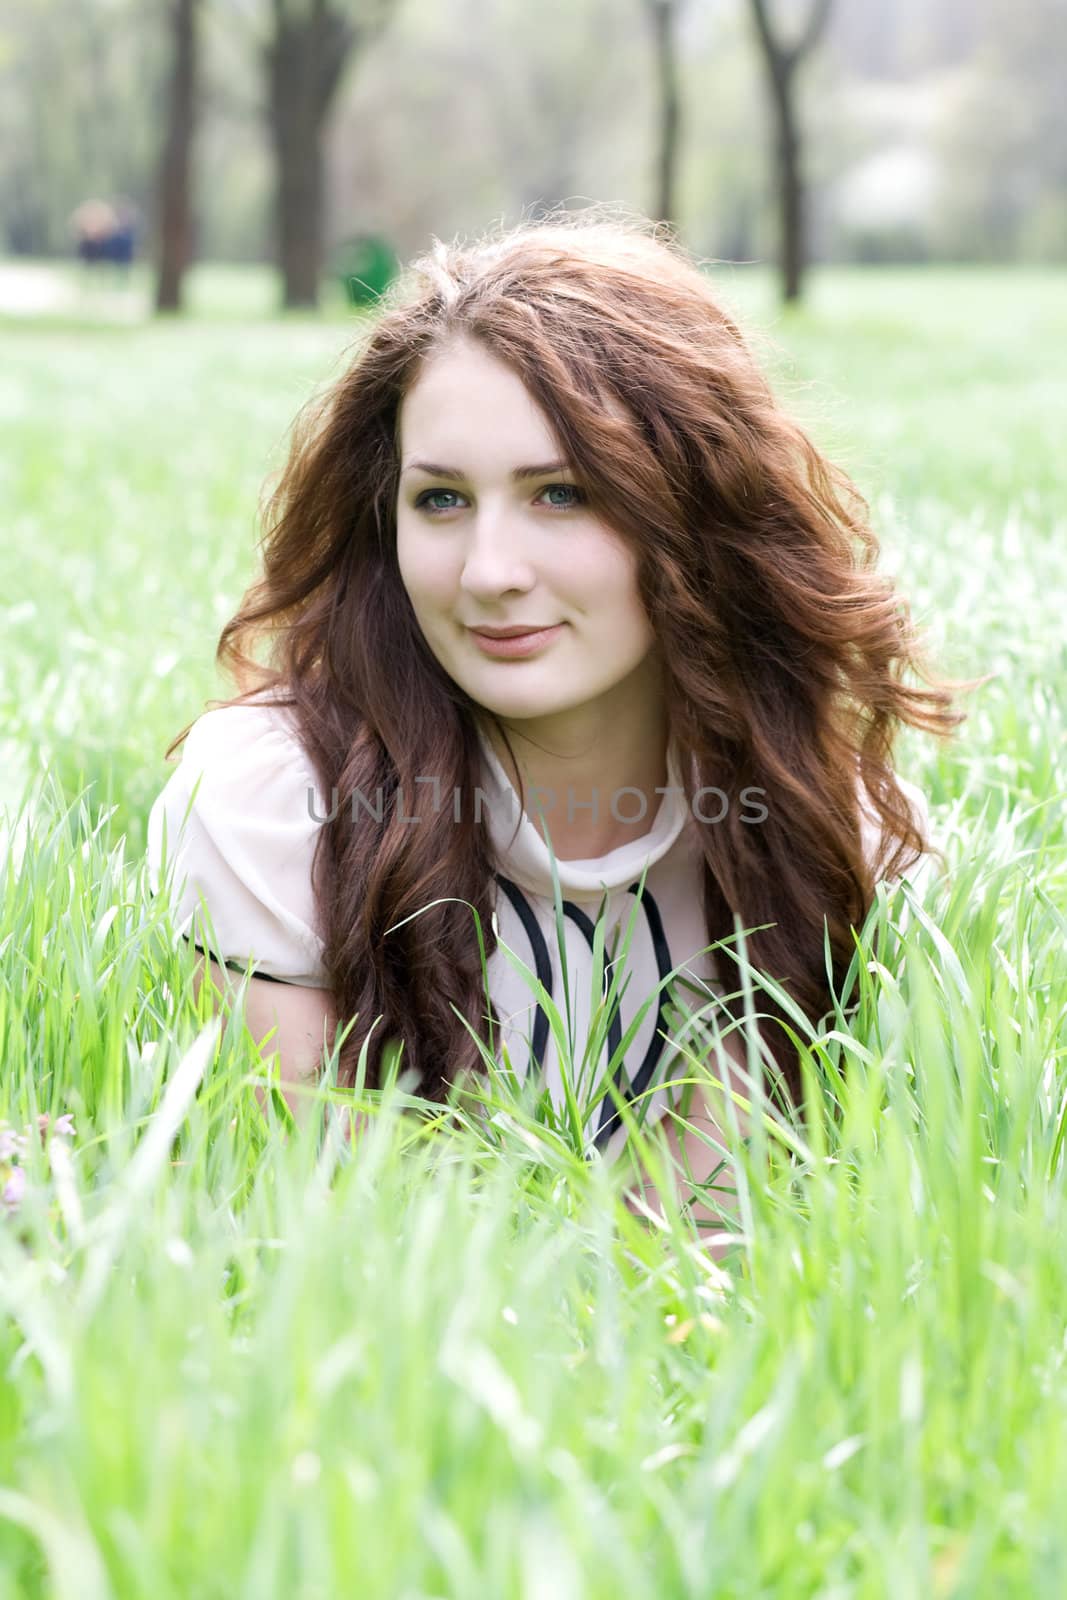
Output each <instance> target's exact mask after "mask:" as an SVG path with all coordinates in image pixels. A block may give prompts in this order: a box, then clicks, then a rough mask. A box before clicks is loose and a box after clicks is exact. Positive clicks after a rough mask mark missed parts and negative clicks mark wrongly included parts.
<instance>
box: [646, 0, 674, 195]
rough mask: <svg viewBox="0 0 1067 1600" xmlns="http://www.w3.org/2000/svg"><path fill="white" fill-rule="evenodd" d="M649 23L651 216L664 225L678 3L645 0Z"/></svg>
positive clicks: (670, 188)
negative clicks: (654, 141)
mask: <svg viewBox="0 0 1067 1600" xmlns="http://www.w3.org/2000/svg"><path fill="white" fill-rule="evenodd" d="M645 4H646V6H647V7H648V12H649V17H650V20H651V22H652V33H653V39H654V42H655V51H656V81H657V86H658V91H659V103H658V112H659V141H658V145H659V148H658V152H657V162H656V194H655V200H654V202H653V215H654V216H656V217H659V218H662V220H663V221H664V222H670V223H673V222H675V220H676V219H675V214H674V212H675V177H676V173H677V168H678V145H679V140H678V132H679V123H680V120H681V96H680V94H679V92H678V58H677V53H676V49H675V33H674V30H675V24H676V23H677V20H678V0H645Z"/></svg>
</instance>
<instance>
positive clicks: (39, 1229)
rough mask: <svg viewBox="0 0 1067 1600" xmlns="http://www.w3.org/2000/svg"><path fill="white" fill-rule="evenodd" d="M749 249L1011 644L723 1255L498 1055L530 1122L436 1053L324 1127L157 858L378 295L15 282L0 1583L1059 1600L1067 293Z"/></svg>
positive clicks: (972, 702) (912, 545) (773, 350)
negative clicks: (409, 1080)
mask: <svg viewBox="0 0 1067 1600" xmlns="http://www.w3.org/2000/svg"><path fill="white" fill-rule="evenodd" d="M718 281H719V283H720V285H721V288H722V292H723V294H724V295H725V296H726V297H727V298H728V299H731V300H732V301H733V303H734V304H735V305H736V306H737V307H738V308H739V309H740V311H741V314H742V315H743V317H744V318H745V319H746V322H747V325H748V326H749V328H750V329H751V330H752V332H753V335H754V337H755V338H756V339H757V342H758V344H759V346H760V348H761V349H762V351H763V354H764V358H765V360H766V362H767V363H768V366H769V368H770V369H771V370H772V372H773V375H774V378H775V381H776V383H777V385H778V388H779V392H780V393H781V395H782V398H783V400H784V401H785V403H786V404H788V405H790V406H791V407H793V408H794V409H795V410H796V411H798V412H799V413H800V414H801V415H802V417H803V418H804V419H805V420H806V422H807V425H808V426H809V428H810V430H811V432H812V433H813V435H814V436H815V437H816V439H817V440H818V442H819V443H820V444H821V445H822V446H823V447H824V448H826V449H827V450H828V451H829V452H830V453H831V454H832V455H833V456H834V457H835V458H836V459H838V460H840V461H841V462H842V463H843V464H844V465H845V466H846V468H847V469H848V470H849V471H850V472H851V473H852V475H853V477H854V478H855V480H856V481H857V483H858V484H859V486H860V488H861V489H862V490H863V492H864V494H865V495H866V496H867V498H868V501H869V504H870V507H871V516H872V520H873V523H874V526H875V528H876V531H877V532H878V535H879V537H880V539H881V541H882V549H883V557H882V560H883V565H884V567H885V568H886V570H888V571H891V572H892V573H893V574H894V575H895V576H896V578H897V580H898V582H899V585H900V589H901V591H902V593H903V594H904V595H905V596H906V598H907V599H908V600H909V602H910V604H911V607H912V613H913V616H914V617H915V619H916V621H917V622H918V623H919V624H920V625H921V626H923V627H924V628H925V629H926V631H927V640H928V645H929V647H930V649H931V651H932V653H933V655H934V657H935V660H936V661H937V663H938V665H939V667H940V669H941V670H942V672H943V673H944V674H945V675H946V676H950V677H957V678H973V677H979V676H981V675H983V674H986V673H995V674H996V676H995V677H994V678H993V679H992V681H990V682H988V683H986V684H985V685H984V686H982V687H981V688H979V689H977V690H975V691H974V692H973V693H971V694H970V695H968V696H966V697H965V698H964V699H963V701H962V702H961V703H962V707H963V709H965V710H966V711H967V713H968V715H967V720H966V722H965V723H964V724H963V726H962V728H961V730H960V733H959V735H958V737H957V738H956V739H955V740H954V741H953V742H951V743H947V744H938V743H936V742H935V741H933V740H930V739H928V738H926V737H924V736H921V735H918V734H916V733H915V732H914V731H913V730H910V729H909V730H905V732H904V734H903V735H902V736H901V739H900V741H899V744H898V748H897V753H896V765H897V769H898V771H899V772H900V773H901V774H902V775H903V776H904V777H907V778H909V779H911V780H913V781H914V782H916V783H918V784H919V785H920V786H921V788H922V789H923V791H924V793H925V794H926V796H927V797H928V800H929V804H930V810H931V816H932V819H933V826H934V833H935V842H936V843H937V844H938V845H939V846H940V848H941V849H942V850H943V851H944V852H945V855H946V857H947V860H948V872H947V875H945V876H942V877H934V878H933V879H932V880H930V881H928V882H927V883H926V885H925V887H924V888H923V890H922V891H921V893H920V892H916V891H915V890H913V889H911V888H910V887H909V886H908V885H885V886H882V887H881V888H880V890H879V894H878V899H877V902H876V904H875V906H874V907H873V908H872V912H871V916H870V918H869V919H868V922H867V924H866V925H865V927H864V928H863V929H859V930H857V949H856V959H855V962H854V978H855V991H854V995H853V1000H854V1001H856V1000H858V1004H856V1005H855V1006H854V1009H849V1011H848V1014H847V1016H846V1015H845V1014H844V1012H842V1013H841V1014H840V1015H834V1014H831V1015H829V1016H828V1017H827V1018H826V1019H824V1023H823V1025H822V1026H821V1027H820V1028H818V1029H816V1028H813V1027H810V1026H809V1027H808V1028H807V1029H806V1031H805V1030H803V1029H801V1027H800V1024H799V1023H798V1024H797V1027H798V1033H799V1036H800V1037H802V1038H803V1040H804V1043H805V1046H806V1050H805V1063H804V1064H805V1078H806V1084H807V1092H806V1099H805V1104H804V1107H803V1109H802V1114H801V1115H799V1116H798V1118H797V1119H796V1121H795V1122H788V1123H787V1122H786V1121H785V1120H784V1119H783V1118H782V1116H781V1115H780V1114H779V1113H776V1112H774V1111H773V1110H772V1109H771V1108H770V1107H769V1105H767V1104H766V1103H765V1102H764V1101H763V1100H762V1099H761V1089H760V1076H759V1073H758V1071H757V1072H755V1074H754V1080H753V1086H752V1099H751V1106H752V1108H753V1113H754V1129H755V1131H754V1135H753V1137H752V1139H751V1140H750V1142H749V1143H748V1144H742V1143H741V1141H740V1139H739V1138H737V1137H736V1119H734V1120H733V1122H732V1123H731V1118H730V1116H729V1107H728V1106H724V1118H725V1123H724V1126H726V1127H727V1129H728V1130H729V1129H730V1128H731V1127H732V1130H733V1131H728V1132H727V1140H728V1143H729V1145H730V1149H729V1150H728V1152H727V1154H728V1156H729V1158H730V1160H731V1162H732V1163H733V1170H734V1181H735V1183H736V1206H735V1207H734V1208H733V1210H732V1211H731V1212H730V1214H729V1215H728V1216H724V1218H723V1225H722V1229H723V1233H724V1235H729V1236H730V1237H729V1248H727V1249H726V1250H725V1251H724V1252H723V1253H721V1254H720V1255H719V1257H718V1258H714V1259H713V1257H712V1254H711V1253H710V1252H709V1250H708V1249H707V1248H706V1243H707V1241H706V1239H705V1238H704V1237H702V1234H701V1231H700V1229H698V1227H697V1226H696V1225H695V1223H694V1220H693V1218H692V1217H691V1215H690V1214H689V1212H688V1211H687V1210H685V1209H681V1208H679V1206H678V1205H677V1204H675V1203H674V1201H673V1200H671V1199H670V1198H667V1197H668V1196H669V1192H670V1191H669V1187H668V1186H666V1185H665V1186H664V1190H663V1194H664V1196H665V1198H664V1201H663V1204H664V1215H663V1216H662V1217H660V1216H659V1213H658V1212H657V1213H656V1214H654V1215H649V1216H648V1217H646V1216H643V1215H640V1214H635V1213H634V1212H633V1211H632V1210H631V1209H629V1208H628V1207H627V1205H626V1204H625V1203H624V1201H623V1199H622V1197H621V1189H622V1186H623V1181H624V1178H625V1172H624V1170H623V1167H622V1166H621V1165H620V1166H608V1165H606V1164H605V1163H603V1162H601V1161H596V1160H593V1161H588V1160H586V1159H585V1158H584V1156H583V1136H582V1130H581V1118H580V1116H579V1115H578V1114H577V1113H578V1110H579V1109H580V1108H579V1107H577V1106H576V1105H571V1106H568V1108H567V1111H566V1114H562V1115H557V1114H556V1113H555V1112H554V1110H553V1108H552V1106H551V1105H550V1104H549V1103H548V1102H547V1099H546V1097H545V1096H544V1095H540V1096H539V1095H538V1094H537V1092H536V1090H537V1086H536V1084H534V1085H533V1086H532V1090H531V1086H530V1085H529V1084H527V1086H526V1089H525V1090H520V1087H519V1085H518V1083H517V1082H516V1081H515V1080H512V1079H509V1078H508V1077H507V1076H506V1075H505V1074H503V1073H501V1074H499V1075H497V1076H496V1077H495V1079H494V1081H493V1082H492V1083H490V1084H488V1085H487V1087H486V1093H487V1095H489V1096H491V1100H490V1101H489V1102H488V1103H490V1104H492V1106H493V1107H494V1108H495V1110H496V1112H497V1114H496V1115H494V1116H493V1117H492V1118H484V1117H478V1116H471V1115H467V1114H465V1113H457V1114H455V1115H453V1116H451V1117H450V1116H449V1115H448V1114H447V1108H442V1107H440V1106H438V1107H433V1106H430V1105H429V1104H428V1103H425V1102H422V1101H420V1100H419V1099H418V1097H417V1095H415V1094H414V1093H413V1092H412V1091H411V1089H410V1086H408V1087H407V1088H405V1085H404V1082H403V1079H400V1080H397V1081H394V1082H393V1083H392V1084H390V1085H388V1086H387V1087H386V1088H385V1089H383V1090H381V1091H375V1092H370V1091H366V1092H364V1093H363V1094H362V1095H361V1096H360V1097H359V1101H360V1105H361V1107H362V1108H363V1110H364V1111H365V1112H366V1113H367V1125H366V1127H365V1131H364V1132H362V1133H361V1135H360V1137H359V1138H358V1139H357V1140H356V1141H355V1142H350V1141H349V1140H347V1139H346V1138H345V1137H344V1135H343V1133H342V1132H341V1123H340V1121H339V1119H338V1118H336V1117H335V1116H333V1115H331V1114H328V1104H327V1102H329V1101H330V1100H333V1101H344V1099H345V1098H346V1096H345V1093H344V1091H341V1090H338V1089H337V1088H336V1086H335V1085H334V1084H333V1083H332V1082H331V1079H330V1076H328V1077H327V1079H326V1081H325V1082H324V1083H323V1084H322V1085H321V1086H320V1087H319V1088H317V1089H316V1090H314V1091H309V1092H313V1093H314V1094H315V1095H316V1097H317V1099H318V1100H319V1101H321V1102H322V1111H323V1114H322V1115H314V1116H311V1117H308V1118H307V1119H306V1120H296V1121H294V1120H293V1119H292V1117H291V1116H290V1115H289V1112H288V1110H287V1107H286V1105H285V1102H284V1101H283V1100H282V1098H281V1096H280V1094H278V1093H276V1092H274V1093H272V1092H271V1083H270V1066H269V1062H268V1060H267V1059H265V1058H264V1057H261V1055H260V1054H259V1053H258V1052H257V1050H256V1048H255V1047H254V1045H253V1044H252V1042H251V1040H250V1038H249V1037H248V1036H247V1035H246V1034H243V1033H242V1032H241V1031H240V1030H239V1029H237V1028H227V1029H226V1030H225V1031H221V1032H220V1030H219V1028H218V1026H217V1024H216V1022H215V1021H214V1019H213V1017H212V1014H211V1011H210V1006H209V1003H208V997H207V995H206V994H205V995H203V996H201V997H200V998H199V999H198V998H195V997H194V993H193V986H192V975H193V961H192V958H191V953H190V951H189V949H188V947H187V946H186V945H185V944H184V942H182V941H181V940H179V939H176V937H175V931H174V927H173V923H172V919H171V914H170V909H169V906H168V902H167V899H166V897H165V896H163V897H160V898H156V899H153V898H152V897H151V896H150V894H149V891H148V884H147V881H146V869H145V865H144V847H145V824H146V819H147V814H148V809H149V807H150V805H151V802H152V800H153V799H154V797H155V795H156V794H157V793H158V791H159V789H160V788H161V787H162V785H163V783H164V782H165V781H166V778H167V776H168V772H169V770H170V769H169V768H168V767H167V765H166V764H165V762H164V759H163V753H164V749H165V747H166V745H167V743H168V742H169V740H170V739H171V738H172V737H173V735H174V734H175V733H176V732H177V731H178V730H179V729H180V728H181V727H184V726H185V724H186V723H188V722H189V721H191V720H192V718H193V717H195V716H196V715H198V714H199V712H200V711H201V710H202V709H203V708H204V705H205V701H206V700H207V699H208V698H210V697H213V696H217V695H220V694H223V693H225V692H228V690H227V686H226V685H224V684H223V683H222V682H221V680H220V679H219V678H218V677H217V676H216V673H215V669H214V665H213V652H214V646H215V641H216V638H217V635H218V631H219V628H220V626H221V624H222V623H223V621H224V620H225V619H226V618H227V617H228V616H229V615H230V614H231V612H232V611H233V610H234V609H235V607H236V604H237V602H238V600H239V598H240V596H241V593H242V591H243V588H244V586H245V584H246V582H247V581H248V579H249V577H250V575H251V573H252V571H253V564H254V559H255V539H256V536H257V523H256V511H257V502H258V499H259V495H260V491H261V488H262V486H263V484H264V482H265V481H266V480H267V479H268V477H269V476H270V474H272V473H274V472H276V471H277V469H278V468H279V467H280V465H281V463H282V460H283V454H284V448H285V441H286V432H287V429H288V426H289V424H290V422H291V420H292V418H293V417H294V415H295V413H296V411H297V410H298V408H299V407H300V405H301V404H302V403H303V402H304V401H305V400H306V399H307V398H308V397H309V396H310V395H311V393H312V392H313V391H314V390H315V389H316V388H317V387H318V386H319V385H321V384H322V383H323V382H325V381H328V380H329V379H330V378H331V377H333V376H336V374H337V373H338V372H339V371H340V370H341V363H342V362H343V361H344V355H345V350H346V347H347V346H348V345H349V344H350V342H351V341H352V339H353V338H354V336H355V334H356V332H357V327H356V325H355V323H354V322H353V320H352V319H351V318H346V316H345V315H344V314H343V313H341V312H338V311H334V310H331V311H330V312H329V313H328V314H326V315H323V316H322V317H321V318H315V317H293V318H288V319H283V318H275V317H272V315H270V305H271V293H270V289H271V286H270V284H269V281H268V280H266V279H265V278H263V277H262V276H261V275H257V274H255V273H251V272H249V273H243V274H242V273H229V274H226V273H222V272H218V271H217V272H215V273H214V274H212V273H203V274H201V276H200V278H199V280H198V281H197V282H196V284H195V285H194V290H195V294H194V311H193V313H192V314H191V315H190V316H188V317H186V318H183V319H179V320H172V321H158V322H156V321H152V320H150V319H148V318H146V317H142V316H140V315H139V314H136V306H135V314H132V315H126V314H122V315H111V314H109V312H108V303H107V295H106V294H105V295H100V294H97V295H92V296H89V297H88V298H87V299H86V300H85V302H84V304H83V303H82V302H81V301H78V300H74V301H72V302H71V303H70V304H69V305H66V308H65V309H61V310H58V311H57V310H52V311H51V312H48V313H47V314H45V313H41V312H38V313H37V314H28V313H26V311H25V310H22V311H21V312H19V313H17V314H16V313H12V314H10V315H7V316H6V317H0V418H2V431H0V505H2V508H3V523H2V527H3V532H2V538H0V641H2V643H0V650H2V674H0V1063H2V1076H0V1193H2V1196H3V1199H2V1203H0V1600H15V1597H19V1600H22V1597H38V1596H54V1597H56V1600H105V1597H109V1596H120V1597H123V1600H125V1597H131V1600H132V1597H137V1600H141V1597H144V1600H192V1597H196V1600H267V1597H273V1596H279V1597H282V1596H284V1597H286V1600H297V1597H299V1600H341V1597H344V1600H349V1597H352V1600H357V1597H358V1600H377V1597H382V1600H444V1597H448V1600H452V1597H461V1600H483V1597H484V1600H509V1597H512V1596H514V1597H516V1600H520V1597H521V1600H586V1597H588V1600H600V1597H610V1600H667V1597H675V1596H678V1597H683V1596H685V1597H690V1596H692V1597H701V1600H704V1597H719V1596H723V1597H730V1600H742V1597H753V1600H755V1597H757V1596H759V1597H767V1596H774V1597H782V1600H789V1597H793V1596H798V1597H799V1596H819V1597H821V1600H853V1597H855V1600H875V1597H883V1596H884V1597H890V1600H912V1597H914V1600H920V1597H929V1596H932V1597H939V1600H940V1597H944V1600H948V1597H957V1596H958V1597H964V1596H966V1597H972V1596H989V1597H997V1600H1000V1597H1005V1596H1019V1597H1024V1596H1025V1597H1032V1596H1046V1595H1047V1596H1049V1597H1060V1596H1062V1595H1063V1594H1065V1593H1067V1517H1065V1515H1064V1496H1065V1488H1064V1485H1065V1484H1067V1197H1065V1182H1067V1169H1065V1163H1067V958H1065V945H1067V862H1065V851H1064V846H1065V837H1067V832H1065V825H1064V806H1065V799H1067V722H1065V710H1064V708H1065V705H1067V645H1065V637H1067V635H1065V629H1064V621H1063V618H1064V609H1065V602H1067V515H1065V510H1064V507H1065V505H1067V451H1065V450H1064V438H1065V435H1067V414H1065V413H1067V406H1065V403H1064V395H1063V388H1062V377H1063V374H1062V351H1063V348H1064V341H1065V338H1067V295H1064V293H1063V283H1062V278H1061V277H1058V276H1057V275H1055V274H1053V273H1041V272H1030V271H1025V272H1024V271H1017V272H1007V271H1004V272H999V271H992V270H971V269H952V270H949V269H938V270H929V271H891V270H882V269H878V270H875V269H871V270H867V271H852V272H848V271H837V270H830V269H825V270H823V271H820V272H817V273H816V274H815V276H814V277H813V279H812V284H811V293H810V297H809V299H808V302H807V304H806V306H805V307H804V309H803V310H801V311H799V312H793V313H790V314H788V315H786V314H783V313H782V312H780V311H779V310H778V309H777V307H776V304H775V300H774V296H773V285H772V284H771V282H770V281H769V279H768V278H767V277H766V276H765V275H764V274H762V273H761V272H760V271H758V270H755V269H742V268H732V269H731V268H722V269H718ZM124 303H125V302H124ZM876 935H877V956H876V955H875V944H876V937H875V936H876ZM747 1004H748V1007H749V1009H750V1011H751V1010H758V1009H759V991H758V989H755V990H751V991H750V993H749V996H748V1002H747ZM691 1055H692V1059H691V1062H690V1064H689V1071H690V1072H691V1074H692V1076H693V1077H694V1078H695V1079H696V1078H703V1079H705V1080H706V1079H707V1078H708V1077H709V1075H710V1077H711V1078H713V1079H714V1078H715V1077H716V1076H717V1071H716V1065H715V1054H714V1052H712V1053H711V1054H710V1055H709V1053H708V1052H707V1051H693V1052H691ZM349 1098H350V1096H349ZM633 1137H634V1141H635V1145H636V1142H637V1141H638V1140H639V1139H642V1138H643V1135H642V1132H641V1130H640V1129H638V1128H635V1129H634V1134H633ZM648 1147H649V1159H650V1161H655V1160H656V1159H658V1158H659V1155H661V1154H662V1151H661V1150H660V1149H659V1146H658V1143H657V1140H656V1139H655V1138H654V1137H652V1136H651V1135H650V1136H649V1139H648Z"/></svg>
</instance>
